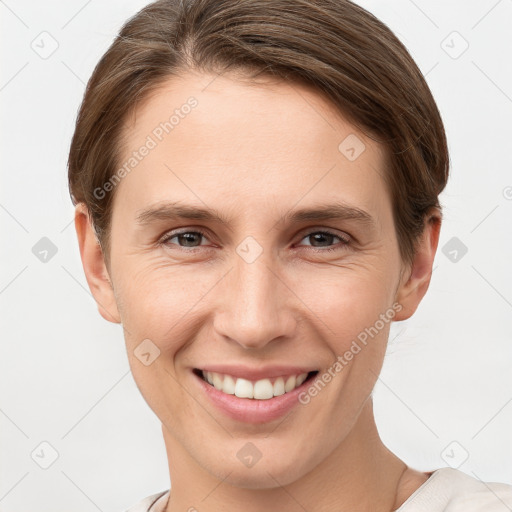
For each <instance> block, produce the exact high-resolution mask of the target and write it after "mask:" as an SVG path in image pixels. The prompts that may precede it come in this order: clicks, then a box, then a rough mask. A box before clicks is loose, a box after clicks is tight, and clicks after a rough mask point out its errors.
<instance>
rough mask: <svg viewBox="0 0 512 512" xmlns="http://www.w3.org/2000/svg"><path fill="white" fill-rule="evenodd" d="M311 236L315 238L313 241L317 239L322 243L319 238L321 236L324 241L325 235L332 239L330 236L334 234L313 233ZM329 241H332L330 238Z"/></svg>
mask: <svg viewBox="0 0 512 512" xmlns="http://www.w3.org/2000/svg"><path fill="white" fill-rule="evenodd" d="M311 236H312V237H313V240H315V241H317V242H318V241H320V243H322V240H321V239H322V238H323V239H324V241H325V238H326V237H327V239H329V238H331V239H332V237H333V236H334V235H330V234H329V233H317V234H315V235H311ZM319 237H320V240H319ZM330 241H331V242H332V240H330ZM312 245H313V246H315V244H312ZM315 247H317V246H315Z"/></svg>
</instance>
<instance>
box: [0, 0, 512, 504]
mask: <svg viewBox="0 0 512 512" xmlns="http://www.w3.org/2000/svg"><path fill="white" fill-rule="evenodd" d="M358 3H360V4H361V5H363V6H364V7H366V8H367V9H369V10H370V11H371V12H373V13H374V14H375V15H376V16H377V17H378V18H380V19H382V20H383V21H384V22H385V23H387V24H388V25H389V26H390V27H391V29H392V30H393V31H395V33H396V34H397V35H398V37H399V38H400V39H401V40H402V41H403V42H404V44H405V45H406V46H407V48H408V49H409V51H410V52H411V54H412V56H413V58H414V59H415V60H416V62H417V63H418V65H419V67H420V68H421V70H422V71H423V73H424V74H425V75H426V78H427V80H428V83H429V85H430V87H431V89H432V92H433V94H434V97H435V98H436V101H437V102H438V106H439V109H440V111H441V114H442V116H443V120H444V122H445V127H446V130H447V135H448V139H449V148H450V152H451V162H452V167H451V178H450V183H449V185H448V187H447V189H446V191H445V192H444V193H443V194H442V196H441V200H442V204H443V206H444V218H445V220H444V224H443V227H442V232H441V240H440V245H439V250H438V254H437V256H436V262H435V271H434V273H433V277H432V282H431V285H430V289H429V292H428V294H427V296H426V298H425V299H424V301H423V302H422V304H421V306H420V308H419V309H418V311H417V312H416V314H415V315H414V316H413V317H412V318H411V319H410V320H408V321H407V322H401V323H399V324H395V325H394V327H393V330H392V333H391V336H390V339H391V338H394V340H393V341H391V342H390V347H389V351H388V355H387V357H386V360H385V364H384V368H383V371H382V374H381V376H380V380H379V381H378V383H377V387H376V389H375V408H376V416H377V424H378V427H379V430H380V433H381V435H382V438H383V440H384V442H385V443H386V444H387V446H388V447H389V448H390V449H391V450H392V451H394V452H395V453H396V454H397V455H398V456H400V457H401V458H403V459H404V460H405V461H406V462H407V463H408V464H409V465H411V466H412V467H415V468H416V469H419V470H424V471H427V470H432V469H435V468H438V467H444V466H447V465H450V464H451V465H453V466H454V467H459V469H460V470H462V471H464V472H466V473H468V474H470V475H472V476H474V477H475V478H480V479H482V480H484V481H501V482H508V483H512V439H511V432H512V428H511V427H512V403H511V402H512V372H511V371H510V370H511V362H512V322H511V318H512V271H511V270H510V264H511V261H512V242H511V235H512V229H511V224H512V222H511V220H512V163H511V156H510V155H511V153H510V149H511V147H512V137H511V136H512V130H511V124H510V119H511V116H512V69H511V67H512V65H511V50H512V31H511V30H510V26H511V22H512V0H501V1H496V0H478V1H477V0H473V1H462V0H459V1H451V2H446V1H441V0H436V1H432V0H429V1H427V0H415V1H414V2H413V1H412V0H392V1H391V0H387V1H386V2H382V1H377V0H374V1H369V0H365V1H360V2H358ZM145 4H146V2H145V1H142V0H140V1H137V0H128V1H127V0H108V1H100V0H89V1H84V0H72V1H70V0H68V1H66V2H65V1H63V0H52V1H45V2H35V1H22V0H19V1H16V0H5V1H2V2H0V15H1V24H2V26H1V32H0V34H1V39H2V41H1V45H2V46H1V47H2V49H3V54H2V59H3V60H2V73H1V78H0V108H1V113H0V115H1V119H2V137H1V146H2V165H1V173H2V178H1V179H2V186H1V192H0V194H1V195H0V223H1V228H2V243H1V244H0V257H1V265H0V307H1V313H2V332H1V340H2V341H1V354H0V379H1V384H2V385H1V407H0V428H1V439H2V444H1V451H2V454H1V458H2V462H1V465H0V468H1V473H0V475H1V480H0V510H1V511H4V512H6V511H9V512H20V511H27V510H29V509H35V510H38V511H40V512H44V511H51V512H60V511H69V510H73V511H76V512H81V511H83V512H94V511H95V510H100V511H105V512H106V511H121V510H124V509H125V508H127V507H128V506H130V505H132V504H134V503H135V502H137V501H139V500H140V499H142V498H143V497H145V496H147V495H149V494H152V493H156V492H158V491H162V490H165V489H167V488H168V487H169V480H168V469H167V460H166V456H165V451H164V444H163V441H162V437H161V430H160V423H159V421H158V420H157V418H156V417H155V416H154V414H153V413H152V412H151V411H150V409H149V407H148V406H147V405H146V404H145V402H144V401H143V399H142V398H141V396H140V394H139V392H138V389H137V388H136V386H135V384H134V381H133V379H132V377H131V374H130V373H129V367H128V361H127V357H126V353H125V348H124V341H123V337H122V330H121V328H120V326H117V325H113V324H110V323H107V322H106V321H104V320H103V319H102V318H101V317H100V316H99V314H98V313H97V310H96V306H95V303H94V301H93V299H92V297H91V295H90V293H89V291H88V288H87V284H86V281H85V278H84V275H83V270H82V267H81V262H80V258H79V253H78V245H77V242H76V237H75V232H74V227H73V224H72V219H73V208H72V205H71V201H70V199H69V195H68V190H67V181H66V180H67V174H66V159H67V152H68V149H69V143H70V139H71V136H72V132H73V125H74V121H75V116H76V112H77V109H78V106H79V104H80V101H81V99H82V95H83V91H84V87H85V83H86V82H87V80H88V79H89V77H90V75H91V73H92V70H93V67H94V65H95V64H96V63H97V61H98V60H99V58H100V56H101V55H102V54H103V52H104V51H105V50H106V49H107V47H108V45H109V44H110V43H111V41H112V39H113V37H114V36H115V34H116V33H117V31H118V30H119V28H120V27H121V25H122V23H123V22H124V21H125V20H126V19H127V18H128V17H129V16H131V15H133V14H134V13H135V12H136V11H137V10H138V9H139V8H141V7H142V6H143V5H145ZM43 31H46V32H48V33H49V34H51V38H54V39H55V40H56V41H57V42H58V48H57V50H56V51H55V52H54V53H53V54H52V55H51V56H49V57H48V58H46V59H43V58H41V57H40V56H39V55H38V53H36V52H35V51H34V50H33V49H32V47H31V44H32V45H36V44H39V45H40V46H42V45H43V43H41V42H40V41H41V37H45V38H47V39H46V40H45V43H44V44H45V48H47V49H48V48H50V47H51V39H50V38H49V36H47V35H43V36H40V34H41V32H43ZM453 31H456V32H458V33H459V34H460V36H458V35H457V34H455V35H454V34H452V32H453ZM462 38H463V39H462ZM464 40H465V41H467V43H468V44H469V47H468V49H467V50H466V51H465V52H464V53H462V54H461V55H460V56H458V58H453V57H454V56H456V55H457V54H458V53H460V51H461V50H462V49H463V48H464V46H463V44H464ZM33 41H35V42H34V43H32V42H33ZM443 41H444V42H443ZM450 53H451V55H450ZM42 237H48V238H49V239H50V240H51V241H52V242H53V244H55V246H56V248H57V253H56V254H55V255H54V256H53V257H52V258H51V259H49V261H47V262H46V263H43V262H41V261H40V260H39V259H38V258H37V257H36V256H35V255H34V254H33V252H32V248H33V247H34V245H35V244H36V243H37V242H38V241H39V240H40V239H41V238H42ZM453 237H457V239H458V240H460V242H462V243H463V244H464V245H465V246H466V247H467V249H468V251H467V253H466V254H465V255H464V256H462V257H460V254H461V253H460V252H459V258H458V260H457V261H455V262H453V261H451V260H450V258H449V257H447V256H446V255H445V254H443V252H442V249H443V247H444V246H445V245H446V244H447V243H448V242H449V241H450V240H451V239H452V238H453ZM451 243H453V241H452V242H451ZM448 247H449V246H448ZM447 252H448V251H447ZM42 442H47V443H49V444H50V445H51V446H52V447H53V449H54V450H56V452H58V458H57V460H56V461H55V462H54V463H53V464H52V465H51V466H50V467H49V468H48V469H43V468H41V467H40V465H38V464H37V463H36V462H35V461H34V460H33V458H32V457H31V454H32V453H33V452H34V450H35V452H34V453H35V454H39V455H40V457H39V458H38V457H37V455H34V458H35V459H36V460H38V461H39V462H40V463H44V459H45V458H46V462H47V463H48V462H49V461H50V459H49V457H51V450H52V449H51V448H49V447H48V446H47V445H43V446H42V447H41V446H40V443H42ZM454 442H455V443H454ZM41 450H42V451H41ZM42 454H44V455H42ZM466 457H467V460H465V461H464V459H465V458H466ZM459 464H460V466H459Z"/></svg>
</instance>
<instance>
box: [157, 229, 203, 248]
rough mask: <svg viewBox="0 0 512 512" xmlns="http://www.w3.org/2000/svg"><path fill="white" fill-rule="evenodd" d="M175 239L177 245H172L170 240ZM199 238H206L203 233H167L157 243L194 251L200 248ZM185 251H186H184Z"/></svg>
mask: <svg viewBox="0 0 512 512" xmlns="http://www.w3.org/2000/svg"><path fill="white" fill-rule="evenodd" d="M174 238H176V240H177V241H178V243H177V244H176V243H173V242H171V240H173V239H174ZM201 238H206V234H205V233H204V232H203V231H199V230H197V231H180V232H179V233H175V232H174V233H173V232H171V233H167V234H166V235H164V236H163V237H162V238H161V239H160V240H159V243H160V244H162V245H177V246H178V247H180V248H182V247H183V248H186V247H189V248H191V249H194V248H196V247H199V246H201V245H202V244H201ZM198 242H199V243H198ZM185 250H187V249H185Z"/></svg>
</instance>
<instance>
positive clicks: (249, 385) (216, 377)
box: [193, 368, 318, 400]
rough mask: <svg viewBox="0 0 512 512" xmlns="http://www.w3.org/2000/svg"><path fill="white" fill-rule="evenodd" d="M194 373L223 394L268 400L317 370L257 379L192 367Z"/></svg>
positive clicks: (287, 390)
mask: <svg viewBox="0 0 512 512" xmlns="http://www.w3.org/2000/svg"><path fill="white" fill-rule="evenodd" d="M193 372H194V374H195V375H197V376H198V377H199V378H200V379H202V380H203V381H204V382H206V383H207V384H209V385H210V386H212V387H214V388H215V389H217V390H218V391H220V392H221V393H223V394H225V395H234V396H236V397H238V398H249V399H252V400H270V399H271V398H274V397H277V396H281V395H285V394H287V393H291V392H292V391H294V390H296V389H297V388H298V387H300V386H302V385H303V384H304V383H305V382H307V381H309V380H311V379H313V378H314V377H315V376H316V375H317V374H318V370H314V371H310V372H308V373H300V374H297V375H282V376H277V377H269V378H264V379H259V380H256V381H254V380H249V379H244V378H241V377H234V376H232V375H228V374H223V373H217V372H212V371H205V370H201V369H199V368H194V370H193Z"/></svg>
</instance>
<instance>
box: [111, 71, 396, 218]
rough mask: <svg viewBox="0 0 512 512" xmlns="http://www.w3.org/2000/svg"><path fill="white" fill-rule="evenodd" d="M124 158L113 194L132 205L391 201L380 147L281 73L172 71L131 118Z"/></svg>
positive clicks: (377, 204) (378, 204)
mask: <svg viewBox="0 0 512 512" xmlns="http://www.w3.org/2000/svg"><path fill="white" fill-rule="evenodd" d="M144 147H146V148H147V149H144ZM135 153H138V155H137V156H134V155H135ZM140 153H144V156H142V157H141V156H140ZM120 160H121V161H120V162H119V167H121V166H123V165H124V166H125V169H126V170H127V171H128V172H126V173H124V174H125V175H126V177H124V178H123V179H122V180H121V182H120V184H119V185H118V187H117V190H116V200H117V196H118V195H122V196H123V197H124V198H125V199H127V200H128V201H129V202H130V203H131V204H132V206H134V207H141V206H144V205H145V204H147V203H148V202H153V203H154V202H158V201H163V200H169V199H171V200H177V199H179V200H182V199H184V196H185V198H188V199H191V200H193V201H194V202H196V203H197V202H198V199H199V200H200V201H203V199H204V201H203V202H213V203H214V204H213V205H212V206H214V207H215V208H216V209H218V208H219V207H220V206H222V205H224V206H225V207H226V208H231V207H232V208H235V209H236V208H237V206H239V204H240V203H243V204H244V206H245V207H246V208H249V207H250V206H253V207H255V208H259V209H260V210H262V209H264V208H265V207H266V206H267V205H274V206H275V205H276V204H277V203H281V204H282V205H283V208H288V209H289V208H290V207H291V206H293V204H295V203H297V202H299V201H300V202H302V203H303V204H302V205H303V206H304V205H305V204H306V203H307V201H308V200H311V201H314V202H315V203H318V199H319V198H320V197H321V196H323V197H325V199H329V198H330V199H336V200H343V201H345V202H347V203H351V202H352V203H353V204H354V205H355V206H358V207H364V208H366V209H374V210H375V209H386V208H387V207H388V206H389V197H388V194H387V192H386V186H385V183H384V178H383V173H384V166H385V153H384V149H383V148H382V147H381V146H380V145H379V144H377V143H376V142H374V141H373V140H371V139H369V138H368V137H366V136H365V135H364V134H363V133H361V132H360V131H359V130H357V129H356V128H355V127H354V126H352V125H351V124H350V123H349V122H348V121H346V120H345V119H344V118H343V117H341V116H340V114H339V113H338V112H337V111H336V110H335V108H334V106H333V105H332V104H331V103H330V102H328V101H326V100H325V99H324V98H323V97H322V96H320V95H319V94H318V93H317V92H316V91H315V90H314V89H313V88H312V87H308V86H307V85H304V84H298V83H288V82H283V81H278V80H275V79H274V80H272V81H268V80H261V79H259V80H258V81H257V82H256V83H251V82H249V81H248V80H240V77H238V76H235V75H208V74H199V73H192V72H190V73H187V74H184V75H182V76H180V77H173V78H170V79H169V80H168V81H167V82H165V83H164V84H163V85H161V86H160V87H159V88H158V89H156V90H155V91H153V92H152V93H151V95H149V96H148V97H147V98H145V99H144V101H143V102H142V103H140V104H139V105H138V107H137V109H136V110H134V112H133V114H132V115H130V116H129V117H128V118H127V120H126V122H125V126H124V143H123V146H122V152H121V158H120ZM128 162H130V163H131V164H133V165H126V164H127V163H128ZM207 200H208V201H207ZM237 202H238V203H237ZM253 213H254V212H253Z"/></svg>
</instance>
